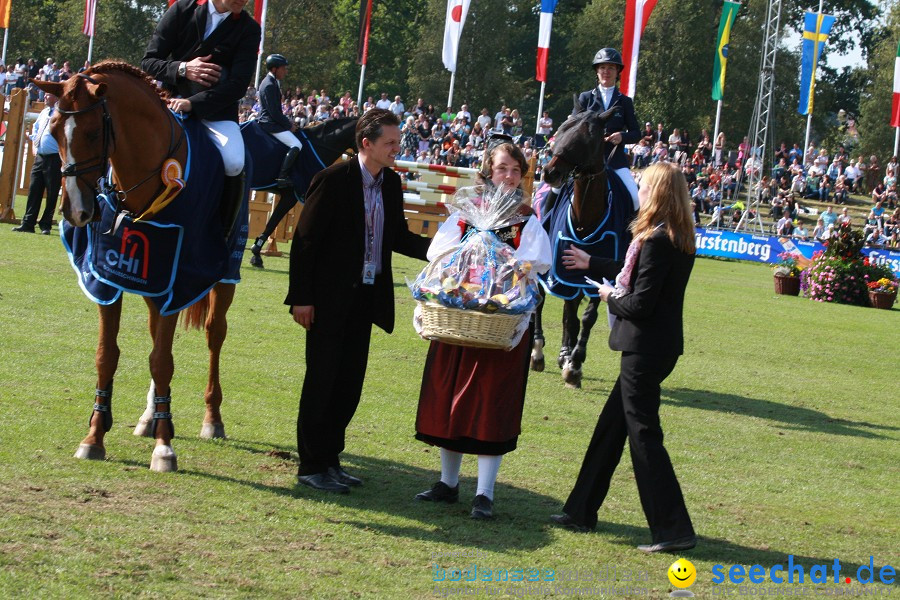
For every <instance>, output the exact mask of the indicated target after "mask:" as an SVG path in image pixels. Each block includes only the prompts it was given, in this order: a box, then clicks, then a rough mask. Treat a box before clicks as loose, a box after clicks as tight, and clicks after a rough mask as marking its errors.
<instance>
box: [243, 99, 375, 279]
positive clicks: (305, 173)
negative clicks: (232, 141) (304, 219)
mask: <svg viewBox="0 0 900 600" xmlns="http://www.w3.org/2000/svg"><path fill="white" fill-rule="evenodd" d="M356 121H357V118H356V117H342V118H340V119H332V120H329V121H325V122H324V123H321V124H318V125H313V126H311V127H304V128H302V129H298V130H297V131H296V132H295V133H294V135H296V136H297V138H298V139H299V140H300V142H301V143H302V144H303V149H302V150H301V151H300V156H299V157H298V158H297V161H296V162H295V163H294V167H293V169H292V170H291V174H290V179H291V183H292V186H291V187H290V188H285V189H280V188H278V184H277V183H276V180H277V179H278V175H279V171H280V170H281V164H282V161H283V160H284V156H285V155H286V154H287V150H288V148H287V146H285V145H284V144H282V143H281V142H279V141H278V140H277V139H275V137H274V136H272V135H270V134H268V133H266V132H265V131H263V129H262V128H261V127H260V126H259V123H257V122H256V121H247V122H246V123H244V124H242V125H241V135H242V136H243V138H244V145H245V146H246V148H247V150H248V152H249V153H250V155H251V156H257V157H258V156H265V157H266V159H265V160H264V161H257V162H256V163H254V168H253V177H252V179H251V180H250V188H251V189H254V190H268V191H272V192H276V193H278V194H279V195H280V198H279V200H278V204H276V205H275V209H274V210H273V211H272V216H270V217H269V220H268V222H266V226H265V228H264V229H263V232H262V233H261V234H260V235H259V237H258V238H257V239H261V240H262V241H261V242H260V243H259V245H254V246H252V247H251V252H252V253H253V256H252V257H251V258H250V264H251V265H253V266H254V267H262V266H263V261H262V257H261V256H260V253H259V250H260V248H261V247H262V244H263V243H264V242H265V240H267V239H269V236H271V235H272V234H273V233H274V232H275V228H276V227H278V224H279V223H280V222H281V220H282V219H283V218H284V216H285V215H286V214H288V211H290V210H291V209H292V208H294V206H296V204H297V202H302V201H303V196H304V195H305V194H306V190H307V188H309V183H310V181H312V178H313V176H314V175H315V174H316V173H318V172H319V171H320V170H322V169H324V168H325V167H328V166H331V165H332V164H333V163H334V162H335V161H336V160H338V159H339V158H340V157H341V155H342V154H344V153H345V152H347V151H348V150H354V151H355V150H356Z"/></svg>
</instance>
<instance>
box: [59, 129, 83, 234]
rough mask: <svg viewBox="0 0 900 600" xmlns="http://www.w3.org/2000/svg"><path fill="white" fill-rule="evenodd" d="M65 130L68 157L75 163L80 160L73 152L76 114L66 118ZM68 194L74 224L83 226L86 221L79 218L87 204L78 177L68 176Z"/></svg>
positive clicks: (70, 213) (70, 161) (70, 162)
mask: <svg viewBox="0 0 900 600" xmlns="http://www.w3.org/2000/svg"><path fill="white" fill-rule="evenodd" d="M64 131H65V134H66V157H67V158H68V159H69V164H75V163H76V162H78V159H76V158H75V156H74V155H73V154H72V140H73V139H74V138H75V117H74V116H70V117H69V118H68V119H66V125H65V128H64ZM66 194H67V195H68V196H69V215H70V216H71V219H72V224H73V225H75V226H76V227H81V226H82V225H84V223H82V222H80V221H79V219H80V218H81V215H82V214H83V212H84V211H86V210H87V204H86V203H85V201H84V198H83V197H82V195H81V190H79V189H78V178H77V177H66ZM85 222H86V221H85Z"/></svg>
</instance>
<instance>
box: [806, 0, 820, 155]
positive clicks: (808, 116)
mask: <svg viewBox="0 0 900 600" xmlns="http://www.w3.org/2000/svg"><path fill="white" fill-rule="evenodd" d="M823 7H824V0H819V17H820V18H821V16H822V9H823ZM816 32H817V33H818V27H816ZM815 43H816V44H818V43H819V40H816V41H815ZM813 58H814V59H815V58H818V57H817V56H816V54H815V53H813ZM812 69H813V70H812V73H811V75H810V80H809V85H810V100H812V96H813V95H814V94H815V93H816V64H815V63H813V66H812ZM813 106H814V104H812V103H810V105H809V107H808V109H809V112H807V114H806V139H805V141H804V142H803V164H804V165H805V164H806V151H807V149H809V132H810V130H811V129H812V114H813Z"/></svg>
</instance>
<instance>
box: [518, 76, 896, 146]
mask: <svg viewBox="0 0 900 600" xmlns="http://www.w3.org/2000/svg"><path fill="white" fill-rule="evenodd" d="M546 85H547V82H546V81H542V82H541V99H540V100H538V114H537V125H535V126H534V133H535V135H537V134H538V133H540V132H541V115H543V114H544V87H545V86H546ZM894 154H897V152H896V151H895V152H894Z"/></svg>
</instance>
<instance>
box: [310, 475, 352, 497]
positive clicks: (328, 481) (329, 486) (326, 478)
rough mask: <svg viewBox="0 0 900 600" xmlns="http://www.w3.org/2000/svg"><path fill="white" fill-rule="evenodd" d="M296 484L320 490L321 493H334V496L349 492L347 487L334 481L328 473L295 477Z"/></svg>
mask: <svg viewBox="0 0 900 600" xmlns="http://www.w3.org/2000/svg"><path fill="white" fill-rule="evenodd" d="M297 483H302V484H303V485H308V486H309V487H311V488H313V489H316V490H322V491H323V492H334V493H336V494H347V493H349V492H350V488H349V487H347V486H346V485H344V484H343V483H341V482H340V481H338V480H336V479H334V478H333V477H332V476H331V475H329V474H328V473H313V474H312V475H297Z"/></svg>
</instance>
